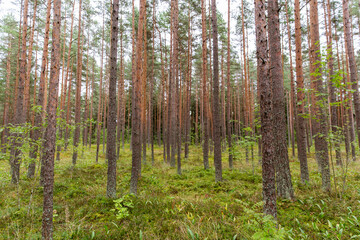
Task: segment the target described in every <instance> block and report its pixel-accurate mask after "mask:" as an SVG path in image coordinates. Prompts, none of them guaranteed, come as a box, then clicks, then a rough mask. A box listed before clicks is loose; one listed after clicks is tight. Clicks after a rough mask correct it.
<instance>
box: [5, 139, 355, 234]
mask: <svg viewBox="0 0 360 240" xmlns="http://www.w3.org/2000/svg"><path fill="white" fill-rule="evenodd" d="M126 149H127V150H122V151H121V153H120V159H119V161H118V164H117V166H118V168H117V193H118V196H119V198H120V197H121V196H124V195H125V194H127V193H128V192H129V182H130V172H131V151H130V150H128V149H129V146H128V145H126ZM256 152H257V151H255V153H256ZM244 155H245V154H244V151H243V150H241V149H240V148H239V149H237V153H236V160H235V167H234V169H233V170H229V169H228V164H227V154H226V153H224V154H223V169H224V170H223V178H224V181H223V182H221V183H215V181H214V169H213V165H212V158H210V163H211V169H209V170H204V169H203V166H202V149H201V147H200V146H191V147H190V156H189V158H188V159H182V166H183V173H182V175H181V176H179V175H177V174H176V169H174V168H170V167H169V166H168V164H165V163H164V162H163V158H162V148H160V147H156V148H155V164H154V166H152V165H151V156H150V152H149V150H148V157H147V161H148V165H146V166H143V168H142V175H141V179H140V182H139V187H138V196H137V197H132V199H133V204H134V208H132V209H129V212H130V215H129V216H128V217H126V218H124V219H117V218H116V214H115V212H114V211H111V209H114V202H113V200H112V199H108V198H106V173H107V165H106V162H105V155H104V154H101V155H100V159H99V163H98V164H96V163H95V146H93V148H92V149H91V150H89V149H87V150H85V151H84V154H83V155H81V154H80V159H79V160H78V164H77V165H76V167H75V168H72V164H71V152H70V151H68V152H65V153H63V154H62V155H61V161H60V162H56V163H55V186H54V209H55V211H56V214H55V215H54V239H350V238H353V239H360V225H359V222H360V172H359V170H360V166H359V163H358V162H355V163H350V165H349V167H348V173H347V179H346V185H345V188H344V191H343V180H342V176H343V169H342V168H341V167H338V166H335V167H334V168H335V172H336V180H337V193H335V190H334V181H333V180H334V179H333V176H332V189H333V190H332V193H331V194H326V193H324V192H322V190H321V178H320V174H319V173H318V171H317V165H316V163H315V161H314V159H313V156H314V155H313V154H309V155H308V157H309V168H310V178H311V182H310V183H309V184H308V185H302V184H301V183H300V179H299V175H300V172H299V171H300V170H299V163H298V161H297V160H296V159H295V158H294V159H291V163H290V167H291V171H292V178H293V185H294V189H295V195H296V200H294V201H288V200H281V199H280V200H278V213H279V216H278V223H279V225H278V227H277V228H276V227H274V226H275V225H274V224H272V221H271V220H267V219H266V218H263V216H262V214H261V212H262V202H261V201H262V179H261V167H260V166H259V164H258V159H257V157H256V158H255V160H254V166H255V169H253V163H252V162H251V161H250V163H246V161H245V156H244ZM255 155H256V154H255ZM290 155H291V154H290ZM23 165H24V166H23V167H22V169H21V171H22V178H21V182H20V184H19V186H18V187H16V186H14V185H12V184H10V174H9V163H8V160H6V159H4V160H0V239H40V238H41V218H42V197H43V195H42V194H43V191H42V188H41V187H39V185H38V179H34V180H28V179H26V177H25V175H26V174H25V173H24V172H25V171H26V168H25V164H23ZM332 174H333V172H332ZM341 192H342V194H341V197H340V193H341ZM269 222H270V223H269ZM357 235H358V237H357Z"/></svg>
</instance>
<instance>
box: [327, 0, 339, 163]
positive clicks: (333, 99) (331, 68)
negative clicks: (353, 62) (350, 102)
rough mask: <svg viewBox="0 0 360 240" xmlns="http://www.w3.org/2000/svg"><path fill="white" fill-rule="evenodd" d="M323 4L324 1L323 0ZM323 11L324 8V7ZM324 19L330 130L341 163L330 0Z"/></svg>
mask: <svg viewBox="0 0 360 240" xmlns="http://www.w3.org/2000/svg"><path fill="white" fill-rule="evenodd" d="M324 5H325V2H324ZM324 11H325V8H324ZM325 19H328V21H327V22H328V24H327V26H328V28H327V29H326V33H327V37H328V42H327V43H328V46H327V48H328V49H327V53H328V56H327V59H328V61H327V62H328V68H329V80H330V82H329V95H330V96H329V99H330V101H329V102H330V103H329V104H330V116H331V117H330V119H331V131H332V132H333V134H334V135H335V137H336V139H335V140H334V141H335V152H336V164H337V165H341V164H342V162H341V154H340V142H339V140H338V139H339V134H340V132H339V131H338V125H339V124H338V119H337V106H336V94H335V89H336V82H335V81H336V80H335V78H334V56H333V43H332V39H333V35H332V26H331V6H330V0H327V15H326V14H325Z"/></svg>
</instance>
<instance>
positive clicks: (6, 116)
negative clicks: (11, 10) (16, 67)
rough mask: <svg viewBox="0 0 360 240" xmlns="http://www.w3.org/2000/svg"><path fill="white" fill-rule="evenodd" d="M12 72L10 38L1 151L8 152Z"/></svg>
mask: <svg viewBox="0 0 360 240" xmlns="http://www.w3.org/2000/svg"><path fill="white" fill-rule="evenodd" d="M10 74H11V38H9V47H8V56H7V60H6V89H5V103H4V112H3V127H4V131H3V132H2V135H1V151H2V153H6V150H7V146H6V144H7V137H8V135H9V129H8V124H9V104H10Z"/></svg>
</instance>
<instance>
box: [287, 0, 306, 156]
mask: <svg viewBox="0 0 360 240" xmlns="http://www.w3.org/2000/svg"><path fill="white" fill-rule="evenodd" d="M285 5H286V23H287V32H288V42H289V58H290V87H291V91H290V95H291V98H290V99H291V110H292V111H291V112H290V117H291V122H292V124H291V126H290V128H291V132H292V135H291V147H292V156H293V157H295V132H294V125H295V124H296V123H297V121H298V120H297V113H296V105H297V104H296V99H295V97H296V96H295V81H294V70H293V61H292V47H291V44H292V43H291V30H290V20H289V13H288V11H289V8H288V2H287V1H285ZM294 121H295V123H294ZM303 131H304V130H303Z"/></svg>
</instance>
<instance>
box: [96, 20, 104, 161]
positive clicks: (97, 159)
mask: <svg viewBox="0 0 360 240" xmlns="http://www.w3.org/2000/svg"><path fill="white" fill-rule="evenodd" d="M104 22H105V20H104V13H103V25H102V35H101V60H100V62H101V63H100V84H99V104H98V114H97V123H96V162H99V151H100V136H101V112H102V110H101V106H102V105H101V104H102V103H103V101H102V88H103V61H104V35H105V30H104V28H105V23H104Z"/></svg>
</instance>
